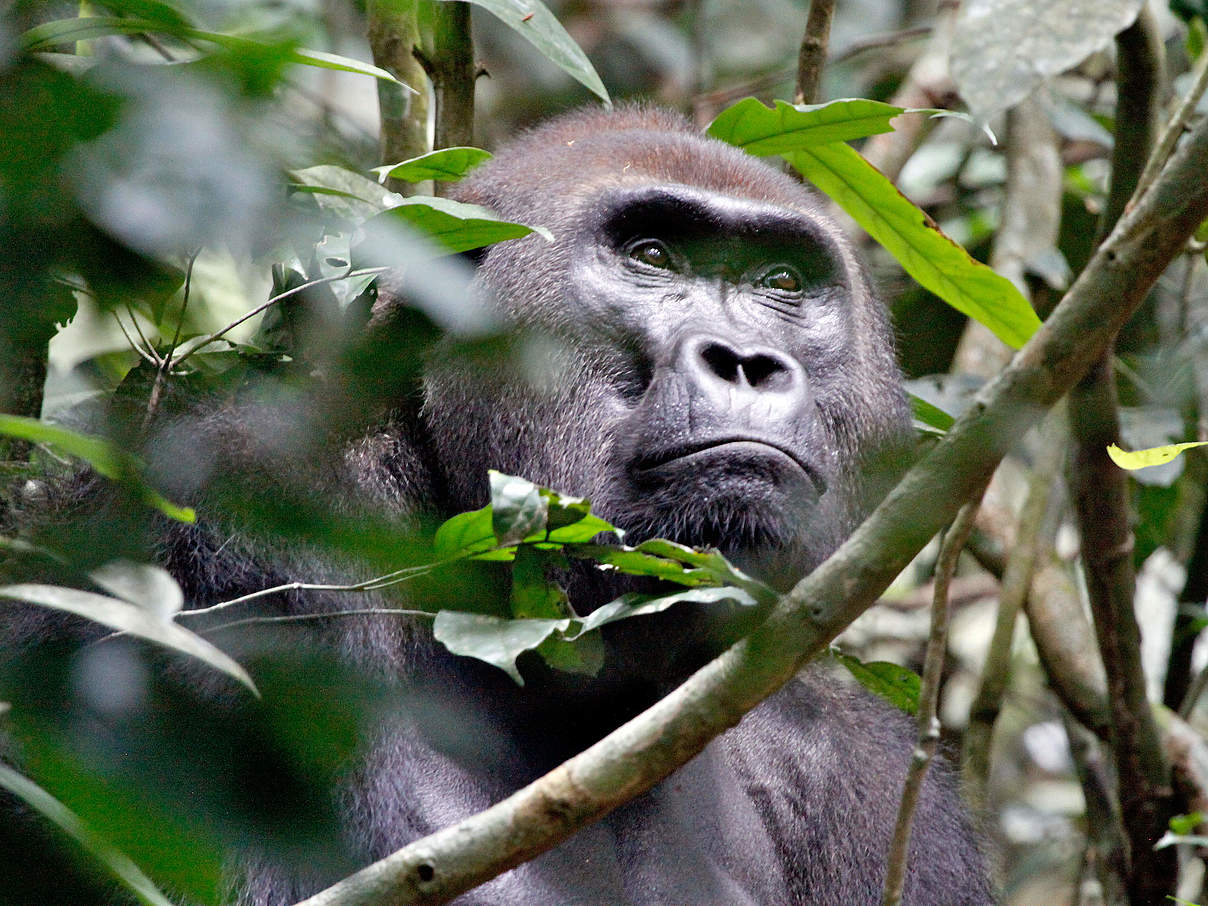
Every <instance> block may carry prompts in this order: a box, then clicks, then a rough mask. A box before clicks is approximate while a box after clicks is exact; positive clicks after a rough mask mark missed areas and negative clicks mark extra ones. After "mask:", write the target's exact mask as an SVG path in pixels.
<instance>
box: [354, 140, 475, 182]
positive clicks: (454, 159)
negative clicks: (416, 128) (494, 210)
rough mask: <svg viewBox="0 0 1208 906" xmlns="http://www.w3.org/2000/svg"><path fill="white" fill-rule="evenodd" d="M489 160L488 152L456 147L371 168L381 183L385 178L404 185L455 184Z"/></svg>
mask: <svg viewBox="0 0 1208 906" xmlns="http://www.w3.org/2000/svg"><path fill="white" fill-rule="evenodd" d="M490 159H491V152H490V151H483V150H482V149H481V148H466V147H460V146H459V147H456V148H441V149H439V150H437V151H429V152H428V153H427V154H421V155H420V156H419V157H413V158H411V159H410V160H405V161H403V162H402V163H401V164H389V165H387V166H385V167H374V168H373V170H372V172H374V173H376V174H377V177H378V181H379V182H385V181H386V180H387V179H402V180H405V181H406V182H423V181H424V180H425V179H435V180H438V181H440V182H456V181H457V180H459V179H461V178H462V177H464V176H465V175H466V174H467V173H469V172H470V171H471V170H473V169H474V168H475V167H477V166H479V165H480V164H483V163H485V162H486V161H488V160H490Z"/></svg>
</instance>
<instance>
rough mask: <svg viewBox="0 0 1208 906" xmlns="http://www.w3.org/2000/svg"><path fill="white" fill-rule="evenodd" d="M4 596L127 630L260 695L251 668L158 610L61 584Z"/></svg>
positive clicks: (8, 590)
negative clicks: (183, 655)
mask: <svg viewBox="0 0 1208 906" xmlns="http://www.w3.org/2000/svg"><path fill="white" fill-rule="evenodd" d="M0 598H10V599H12V600H15V601H24V602H25V603H27V604H37V605H40V606H42V607H50V608H53V609H55V610H62V611H66V612H67V613H73V614H76V615H77V616H81V617H84V618H86V619H89V620H92V621H94V622H96V623H100V624H101V625H103V626H108V627H109V628H110V629H116V630H117V631H118V632H126V633H129V634H130V635H134V636H138V637H139V638H141V639H146V640H147V641H150V642H155V643H156V644H159V645H163V646H165V647H166V648H171V649H174V650H176V651H179V652H181V653H183V654H187V655H189V656H191V657H195V658H197V659H198V660H200V661H203V662H204V663H206V664H209V665H210V666H211V667H213V668H215V669H216V670H220V671H222V672H223V673H225V674H227V675H228V676H230V677H233V678H234V679H236V680H238V681H239V682H241V683H243V685H245V686H247V687H248V688H249V689H251V690H252V692H253V693H255V694H256V695H257V696H259V694H260V693H259V692H258V691H257V690H256V684H255V683H253V682H252V678H251V677H250V676H248V674H247V671H245V670H244V669H243V668H242V667H240V666H239V664H237V663H236V662H235V661H234V660H233V659H231V658H230V657H229V656H228V655H227V654H225V653H223V652H222V651H220V650H219V649H218V648H215V647H214V646H213V645H211V644H210V643H209V642H207V641H206V640H205V639H203V638H202V637H201V636H199V635H196V634H194V633H192V632H189V630H187V629H185V628H183V627H182V626H179V625H178V624H176V623H174V622H172V621H171V620H170V619H166V618H165V617H164V616H162V615H161V614H159V613H157V612H156V611H155V610H154V609H150V608H148V607H145V606H143V605H141V604H132V603H130V602H129V601H121V600H118V599H117V598H111V597H109V596H107V595H100V594H97V593H95V592H91V591H84V590H82V589H78V588H64V587H63V586H60V585H36V584H17V585H2V586H0Z"/></svg>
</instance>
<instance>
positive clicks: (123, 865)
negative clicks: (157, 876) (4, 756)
mask: <svg viewBox="0 0 1208 906" xmlns="http://www.w3.org/2000/svg"><path fill="white" fill-rule="evenodd" d="M0 787H2V788H4V789H6V790H8V792H10V793H12V794H13V795H14V796H16V797H17V798H18V799H20V800H21V801H22V802H24V803H25V804H26V805H28V806H29V807H30V808H31V809H33V810H34V811H36V812H37V813H38V814H40V815H41V816H42V817H43V818H46V819H47V820H48V821H50V822H51V823H53V824H54V825H55V826H56V827H58V828H59V829H60V830H61V831H63V832H64V833H65V834H67V836H69V837H71V838H72V839H73V840H75V841H76V842H77V843H78V844H79V845H80V846H82V847H83V848H84V849H85V850H86V851H87V852H88V853H89V854H90V855H92V857H93V858H95V859H96V860H97V861H98V862H100V863H101V864H102V865H104V866H105V868H106V869H107V870H108V871H109V872H110V873H111V874H112V875H113V876H114V877H115V878H117V879H118V880H119V881H120V882H121V883H122V885H123V886H125V888H126V889H127V890H129V891H130V893H132V894H133V895H134V896H135V897H137V898H138V900H139V902H141V903H146V904H148V906H172V901H171V900H169V899H168V898H167V897H166V896H164V895H163V894H162V893H161V892H160V890H159V888H157V887H156V886H155V884H154V883H153V882H152V881H151V879H150V878H148V877H147V876H146V875H145V874H143V873H142V871H141V870H140V869H139V867H138V866H137V865H135V864H134V862H132V861H131V860H130V858H129V857H128V856H127V855H126V854H125V853H123V852H122V851H121V850H119V849H118V848H117V847H115V846H113V845H112V844H111V843H110V842H109V841H108V840H106V839H105V837H103V836H102V835H101V834H99V833H97V832H96V831H95V830H93V829H92V827H90V826H89V825H88V823H87V822H85V821H84V820H83V819H82V818H81V817H80V816H79V815H77V814H76V813H75V812H73V811H72V810H71V809H69V808H68V807H67V806H65V805H64V804H63V803H62V802H60V801H59V800H58V799H56V798H55V797H54V796H52V795H50V793H48V792H46V790H44V789H42V788H41V787H40V786H38V785H37V784H36V783H34V782H33V781H32V780H30V779H29V778H28V777H25V776H23V775H21V774H18V773H17V772H16V771H14V770H13V769H12V768H10V767H8V766H7V765H5V764H3V763H0Z"/></svg>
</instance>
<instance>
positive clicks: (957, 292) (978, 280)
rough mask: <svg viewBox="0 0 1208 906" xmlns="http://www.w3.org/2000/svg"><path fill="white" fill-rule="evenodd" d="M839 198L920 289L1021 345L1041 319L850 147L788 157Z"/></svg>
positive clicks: (839, 145)
mask: <svg viewBox="0 0 1208 906" xmlns="http://www.w3.org/2000/svg"><path fill="white" fill-rule="evenodd" d="M784 156H785V157H786V158H787V159H788V161H789V163H790V164H792V165H793V167H795V168H796V170H797V171H798V172H799V173H801V175H802V176H804V177H805V178H806V179H808V180H809V181H810V182H812V183H813V184H814V185H815V186H817V187H818V188H819V189H821V190H822V191H823V192H825V193H826V194H827V195H829V196H830V197H831V198H832V199H834V200H835V201H836V202H837V203H838V204H839V206H840V207H841V208H843V210H844V211H846V212H847V213H848V214H849V215H850V216H851V217H852V218H853V219H854V220H855V221H856V222H857V223H859V224H860V226H861V227H863V228H864V229H865V231H867V232H868V234H869V235H870V236H872V238H873V239H875V240H876V241H877V242H879V243H880V244H881V245H883V246H884V247H885V248H886V250H888V251H889V253H890V254H892V255H893V256H894V257H895V258H897V259H898V261H899V262H900V263H901V265H902V267H903V268H904V269H905V270H906V272H907V273H908V274H910V276H911V277H913V278H914V279H915V280H916V281H918V282H919V284H921V285H922V286H923V287H925V288H926V289H928V290H930V291H931V292H933V293H935V294H936V295H937V296H939V297H940V298H941V299H943V300H944V301H945V302H947V303H948V304H949V305H951V306H952V307H953V308H955V309H956V310H957V311H960V312H963V313H964V314H966V315H968V316H969V317H971V318H973V319H974V320H977V321H980V322H981V323H982V324H984V325H986V327H988V328H990V330H991V331H993V332H994V334H995V336H997V337H998V338H999V339H1000V340H1002V341H1003V342H1004V343H1006V344H1007V345H1008V346H1011V347H1014V348H1019V347H1020V346H1022V345H1023V344H1024V343H1026V342H1027V341H1028V338H1029V337H1031V336H1032V334H1033V333H1035V332H1036V330H1037V328H1038V327H1039V326H1040V319H1039V318H1037V317H1036V312H1035V311H1033V310H1032V306H1031V305H1029V304H1028V301H1027V300H1026V299H1025V298H1024V297H1023V295H1022V294H1021V293H1020V292H1019V290H1018V289H1016V287H1015V285H1014V284H1013V283H1011V281H1010V280H1008V279H1006V278H1005V277H1003V276H1000V275H999V274H997V273H995V272H994V271H993V270H991V269H990V268H988V267H986V265H984V264H982V263H981V262H979V261H975V260H974V259H973V258H971V257H970V256H969V253H968V252H966V251H965V250H964V249H963V248H961V247H960V245H958V244H957V243H955V242H953V241H952V240H951V239H949V238H948V237H947V236H945V235H944V234H943V233H942V232H940V229H939V227H937V226H936V224H935V222H934V221H932V220H931V218H930V217H928V216H927V215H926V214H925V213H924V212H923V211H922V210H920V209H919V208H918V207H916V206H915V204H914V203H913V202H911V201H910V200H909V199H907V198H906V197H905V196H904V195H902V193H901V192H899V191H898V190H897V189H896V188H895V187H894V185H893V183H891V182H890V181H889V180H888V179H886V178H885V176H884V175H883V174H882V173H880V172H879V171H878V170H877V169H876V168H875V167H873V166H872V165H871V164H870V163H868V161H866V160H865V159H864V158H863V157H861V156H860V154H859V153H858V152H857V151H856V150H855V149H853V148H851V147H849V146H848V145H845V144H843V143H841V142H840V143H834V144H827V145H815V146H812V147H810V148H804V149H801V150H798V151H794V152H791V153H789V154H786V155H784Z"/></svg>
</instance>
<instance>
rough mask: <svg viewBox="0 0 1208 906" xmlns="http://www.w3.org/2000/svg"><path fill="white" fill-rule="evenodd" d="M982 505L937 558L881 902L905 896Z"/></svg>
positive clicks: (963, 513) (971, 510)
mask: <svg viewBox="0 0 1208 906" xmlns="http://www.w3.org/2000/svg"><path fill="white" fill-rule="evenodd" d="M980 505H981V494H978V495H977V499H976V500H970V501H969V502H968V503H966V504H965V505H964V506H962V507H961V509H960V512H958V513H957V514H956V518H955V519H954V520H952V525H951V526H950V527H949V528H948V531H947V532H945V533H944V540H943V542H942V543H941V545H940V555H939V559H938V561H937V562H936V564H935V597H934V599H933V600H932V603H931V632H930V633H929V634H928V636H927V654H926V657H925V659H924V661H923V678H922V683H921V684H920V686H919V710H918V744H917V745H916V746H915V749H914V756H913V757H912V758H911V760H910V770H909V772H908V773H907V775H906V784H905V786H904V787H903V788H902V800H901V803H900V804H899V806H898V820H897V823H896V824H895V825H894V829H893V843H892V844H891V846H890V849H889V863H888V865H887V867H886V871H885V889H884V894H883V896H882V898H881V903H882V906H898V904H899V903H901V902H902V890H903V887H904V886H905V883H906V859H907V853H908V851H909V847H910V828H911V825H912V824H913V823H914V811H915V807H916V806H917V805H918V801H919V796H920V794H921V793H922V791H923V780H924V779H925V778H926V776H927V769H928V767H930V765H931V760H932V759H933V758H934V757H935V752H936V749H937V748H939V743H940V722H939V718H938V716H937V710H938V706H939V697H940V680H941V676H942V674H943V670H944V652H945V650H946V649H947V647H948V620H949V617H950V615H951V610H950V608H949V606H948V586H949V585H950V584H951V582H952V574H953V573H954V572H955V571H956V561H957V559H958V558H959V557H960V553H961V550H962V549H963V548H964V546H965V542H966V541H967V540H969V533H970V532H971V531H973V517H974V516H976V515H977V508H978V506H980Z"/></svg>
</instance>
